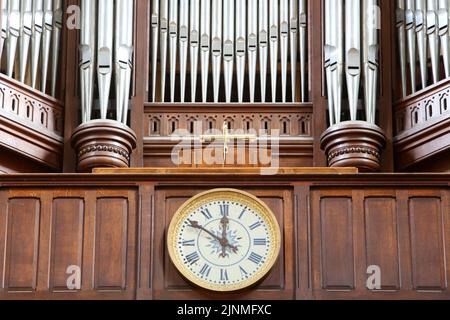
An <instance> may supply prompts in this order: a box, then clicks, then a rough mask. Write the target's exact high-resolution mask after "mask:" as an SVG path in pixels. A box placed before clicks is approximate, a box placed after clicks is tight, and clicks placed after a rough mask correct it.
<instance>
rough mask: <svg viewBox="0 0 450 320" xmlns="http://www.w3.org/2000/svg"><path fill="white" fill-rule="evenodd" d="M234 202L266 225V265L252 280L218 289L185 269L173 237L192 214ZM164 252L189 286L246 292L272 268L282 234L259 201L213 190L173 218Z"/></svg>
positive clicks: (234, 191)
mask: <svg viewBox="0 0 450 320" xmlns="http://www.w3.org/2000/svg"><path fill="white" fill-rule="evenodd" d="M223 200H225V201H232V202H233V201H234V202H239V203H242V204H245V205H246V206H247V207H248V208H250V209H252V210H254V211H255V212H258V213H259V214H261V216H262V218H263V219H264V220H265V221H267V224H268V226H267V227H268V232H269V233H270V235H271V238H272V239H273V240H272V243H273V245H272V246H271V249H270V252H269V254H268V257H267V260H266V262H265V263H264V264H263V266H262V267H261V268H260V270H259V271H258V272H257V273H256V274H255V275H254V276H252V277H251V278H249V279H247V280H245V281H242V282H240V283H238V284H234V285H220V284H211V283H209V282H208V281H206V280H203V279H200V278H198V277H196V276H195V275H193V274H192V272H191V271H190V270H189V269H188V268H187V267H186V266H185V264H184V263H183V261H182V259H181V257H180V255H179V254H178V251H177V241H178V239H177V234H176V233H175V232H176V231H177V230H179V229H180V227H181V225H182V224H183V222H184V221H185V219H186V217H187V216H188V215H189V214H190V213H191V212H192V211H195V210H197V209H198V208H200V207H202V206H203V205H205V204H207V203H210V202H211V201H223ZM167 249H168V251H169V256H170V259H171V261H172V263H173V264H174V265H175V267H176V269H177V270H178V272H180V273H181V275H182V276H183V277H184V278H185V279H187V280H188V281H189V282H191V283H192V284H194V285H196V286H198V287H200V288H203V289H206V290H209V291H214V292H222V293H225V292H236V291H241V290H244V289H247V288H250V287H252V286H254V285H255V284H257V283H258V282H259V281H261V280H262V279H263V278H264V277H265V276H266V275H267V274H268V273H269V272H270V270H272V268H273V266H274V265H275V263H276V261H277V260H278V257H279V256H280V251H281V231H280V226H279V224H278V221H277V218H276V217H275V215H274V214H273V212H272V210H270V208H269V207H268V206H267V205H266V204H265V203H264V202H262V201H261V200H260V199H258V198H257V197H255V196H254V195H252V194H250V193H248V192H245V191H241V190H237V189H229V188H220V189H212V190H209V191H206V192H203V193H200V194H198V195H196V196H194V197H192V198H191V199H189V200H188V201H186V202H185V203H184V204H183V205H182V206H181V207H180V208H179V209H178V210H177V212H176V213H175V215H174V216H173V218H172V220H171V223H170V226H169V229H168V231H167Z"/></svg>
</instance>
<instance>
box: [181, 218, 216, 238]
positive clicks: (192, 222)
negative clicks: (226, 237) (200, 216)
mask: <svg viewBox="0 0 450 320" xmlns="http://www.w3.org/2000/svg"><path fill="white" fill-rule="evenodd" d="M189 223H190V224H191V225H190V227H192V228H194V229H199V230H202V231H204V232H206V233H207V234H209V235H210V236H211V237H213V238H214V239H216V240H218V241H219V242H222V241H223V239H221V238H219V237H218V236H216V235H215V234H214V233H212V232H211V231H209V230H207V229H205V228H204V227H202V226H201V225H199V223H198V221H191V220H189Z"/></svg>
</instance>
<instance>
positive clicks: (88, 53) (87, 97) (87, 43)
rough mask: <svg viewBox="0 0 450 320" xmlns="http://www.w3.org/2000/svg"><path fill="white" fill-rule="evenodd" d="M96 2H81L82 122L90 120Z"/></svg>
mask: <svg viewBox="0 0 450 320" xmlns="http://www.w3.org/2000/svg"><path fill="white" fill-rule="evenodd" d="M96 4H97V1H96V0H82V1H81V30H80V87H81V113H82V115H81V116H82V121H83V123H86V122H88V121H90V120H91V115H92V102H93V92H94V65H95V54H94V52H95V37H96V32H95V25H96Z"/></svg>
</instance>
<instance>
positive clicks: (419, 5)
mask: <svg viewBox="0 0 450 320" xmlns="http://www.w3.org/2000/svg"><path fill="white" fill-rule="evenodd" d="M407 1H408V0H407ZM415 5H416V12H415V20H416V35H417V49H418V52H419V54H418V55H419V66H420V79H421V81H422V89H424V88H425V87H426V86H427V78H428V77H427V32H426V30H427V5H426V0H416V2H415ZM405 15H406V24H407V25H406V28H408V24H410V23H411V19H414V16H413V17H411V18H410V15H411V14H410V12H409V11H408V9H407V10H406V12H405ZM410 51H411V49H410V48H409V35H408V52H410ZM411 86H412V93H414V92H415V91H416V84H415V72H414V78H411Z"/></svg>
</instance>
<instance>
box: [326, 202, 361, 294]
mask: <svg viewBox="0 0 450 320" xmlns="http://www.w3.org/2000/svg"><path fill="white" fill-rule="evenodd" d="M320 217H321V240H322V242H321V256H322V286H323V288H325V289H327V290H352V289H353V288H354V286H355V278H354V261H353V234H352V233H353V227H352V224H353V221H352V200H351V198H337V197H336V198H334V197H330V198H322V200H321V210H320Z"/></svg>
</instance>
